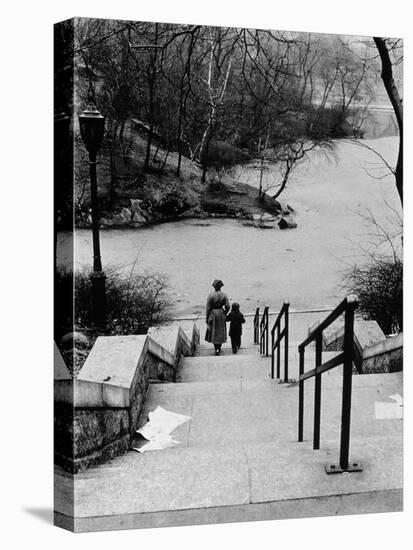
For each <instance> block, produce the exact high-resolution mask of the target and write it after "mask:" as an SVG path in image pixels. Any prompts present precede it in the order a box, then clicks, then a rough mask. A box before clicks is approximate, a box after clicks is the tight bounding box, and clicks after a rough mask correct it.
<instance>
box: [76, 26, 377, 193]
mask: <svg viewBox="0 0 413 550" xmlns="http://www.w3.org/2000/svg"><path fill="white" fill-rule="evenodd" d="M349 40H350V39H348V40H347V39H346V37H342V36H327V35H311V34H303V33H290V32H277V31H265V30H252V29H235V28H222V27H205V26H198V25H193V26H190V25H172V24H161V23H144V22H125V21H110V20H109V21H108V20H96V19H77V20H76V24H75V59H76V69H77V80H78V84H79V85H78V92H79V97H78V98H77V102H78V104H79V105H80V106H83V105H85V104H86V102H87V93H88V90H89V88H90V85H92V87H93V88H94V90H95V94H96V101H97V104H98V107H99V109H100V110H101V111H102V112H103V114H104V115H105V116H106V118H107V125H106V132H107V136H106V144H107V146H108V148H109V150H110V151H111V154H112V156H115V151H119V150H120V151H123V152H124V154H125V155H126V154H130V151H129V150H128V148H129V147H130V146H131V145H130V143H128V140H127V134H128V133H127V132H126V131H125V128H126V127H127V126H128V125H130V127H131V128H135V129H137V130H139V131H140V132H143V133H144V135H145V136H146V154H145V157H144V169H145V170H149V169H150V167H151V162H152V160H151V154H153V153H151V151H152V146H154V145H155V144H157V145H158V149H159V146H160V147H161V153H162V155H163V158H162V159H161V162H163V163H165V162H166V158H167V156H168V154H169V152H170V151H176V152H177V153H178V162H177V166H176V175H177V176H179V175H180V174H181V159H182V156H186V157H188V158H190V159H192V160H194V161H197V162H198V163H200V165H201V166H202V168H203V171H202V172H203V175H202V179H203V181H204V180H205V176H206V172H207V170H208V168H209V167H211V166H212V167H217V168H219V167H223V166H226V165H231V164H236V163H239V162H242V160H244V159H249V158H252V157H255V158H259V157H262V156H263V154H264V153H263V152H264V151H265V154H266V157H267V158H269V159H270V160H271V161H273V162H277V163H278V164H279V166H280V169H281V173H282V174H283V179H282V182H281V184H280V185H279V190H280V192H281V191H282V189H283V182H284V184H285V183H286V182H287V180H288V176H289V173H290V172H291V170H292V169H293V167H294V165H295V163H296V162H297V161H298V160H300V159H302V158H303V157H304V156H305V155H306V153H307V152H309V151H310V150H312V149H314V148H315V147H329V146H331V142H332V139H334V138H339V137H344V136H348V135H351V136H359V135H360V126H361V124H362V121H363V117H364V116H366V112H367V107H368V104H369V102H370V101H371V99H372V98H373V91H372V83H374V82H375V81H376V78H377V75H378V72H377V65H376V63H375V62H374V60H372V56H371V46H370V45H369V44H367V43H362V42H361V41H356V40H355V39H353V43H350V42H349ZM355 42H356V44H354V43H355ZM132 153H133V151H132ZM156 154H158V151H157V152H156V153H155V155H156ZM113 160H114V159H113ZM158 162H159V161H158Z"/></svg>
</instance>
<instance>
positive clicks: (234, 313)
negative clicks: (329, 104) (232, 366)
mask: <svg viewBox="0 0 413 550" xmlns="http://www.w3.org/2000/svg"><path fill="white" fill-rule="evenodd" d="M227 321H229V336H230V338H231V346H232V353H237V351H238V349H239V348H240V347H241V334H242V323H245V319H244V315H243V314H242V313H241V312H240V310H239V304H238V303H237V302H234V303H233V304H232V307H231V311H230V313H229V314H228V315H227Z"/></svg>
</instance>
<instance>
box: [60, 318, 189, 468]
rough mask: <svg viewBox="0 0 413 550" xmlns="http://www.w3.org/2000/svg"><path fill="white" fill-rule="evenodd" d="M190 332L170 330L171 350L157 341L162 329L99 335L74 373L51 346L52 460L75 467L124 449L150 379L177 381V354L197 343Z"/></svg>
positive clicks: (143, 401) (137, 416) (95, 461)
mask: <svg viewBox="0 0 413 550" xmlns="http://www.w3.org/2000/svg"><path fill="white" fill-rule="evenodd" d="M164 335H165V336H166V333H165V334H164ZM193 335H196V331H195V329H194V331H193ZM193 335H192V338H191V339H190V338H189V337H188V336H187V335H186V334H185V333H184V332H183V331H182V329H180V328H179V327H178V328H177V329H176V330H175V334H174V335H173V334H172V333H169V341H167V342H166V344H168V345H170V346H171V345H172V344H171V342H172V339H173V338H175V343H174V345H173V352H171V351H169V350H168V349H166V348H164V347H163V346H162V345H161V343H160V342H159V340H160V338H161V336H162V334H161V333H160V332H158V333H157V341H156V340H155V339H154V338H152V337H151V336H147V335H142V336H104V337H99V338H98V339H97V340H96V343H95V345H94V346H93V348H92V350H91V352H90V354H89V357H88V358H87V360H86V362H85V364H84V366H83V368H82V370H81V372H80V373H79V375H78V377H77V378H72V377H71V375H70V373H69V371H67V369H66V370H65V368H63V367H64V365H63V364H62V361H61V356H60V354H58V353H56V351H55V360H58V364H57V366H58V367H59V368H56V370H55V408H54V412H55V424H54V426H55V463H56V464H58V465H60V466H62V467H63V468H64V469H65V470H67V471H70V472H72V473H77V472H79V471H80V470H84V469H86V468H88V467H89V466H91V465H93V464H99V463H102V462H105V461H106V460H109V459H110V458H112V457H114V456H117V455H119V454H122V453H124V452H126V451H127V450H128V449H129V448H130V446H131V443H132V440H133V437H134V434H135V432H136V430H137V429H138V428H139V426H140V422H141V421H142V419H141V415H142V411H143V408H144V404H145V398H146V394H147V391H148V387H149V383H150V381H151V379H152V380H153V381H158V382H166V381H175V378H176V372H177V369H178V366H179V361H180V357H181V355H191V354H192V350H193V349H194V346H195V345H196V344H195V343H194V342H193V341H191V340H193ZM166 340H167V339H166Z"/></svg>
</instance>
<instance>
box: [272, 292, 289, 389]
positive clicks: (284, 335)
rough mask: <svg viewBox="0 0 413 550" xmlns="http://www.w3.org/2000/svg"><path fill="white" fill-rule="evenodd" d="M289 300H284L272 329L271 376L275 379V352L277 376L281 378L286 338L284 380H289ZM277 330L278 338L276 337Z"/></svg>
mask: <svg viewBox="0 0 413 550" xmlns="http://www.w3.org/2000/svg"><path fill="white" fill-rule="evenodd" d="M289 308H290V304H289V302H284V303H283V306H282V308H281V309H280V312H279V314H278V316H277V319H276V320H275V323H274V325H273V327H272V329H271V378H272V379H274V352H275V351H277V378H280V363H281V357H280V356H281V342H282V340H284V382H288V333H289V319H288V312H289ZM282 319H284V328H283V329H282V330H281V321H282ZM275 331H277V338H275Z"/></svg>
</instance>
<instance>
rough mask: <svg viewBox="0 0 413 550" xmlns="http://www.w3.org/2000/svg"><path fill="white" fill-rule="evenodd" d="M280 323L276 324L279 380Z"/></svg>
mask: <svg viewBox="0 0 413 550" xmlns="http://www.w3.org/2000/svg"><path fill="white" fill-rule="evenodd" d="M280 345H281V344H280V323H278V325H277V379H278V380H279V379H280V378H281V373H280V362H281V358H280V352H281V347H280Z"/></svg>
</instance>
